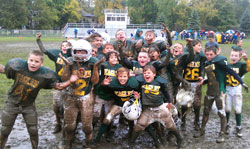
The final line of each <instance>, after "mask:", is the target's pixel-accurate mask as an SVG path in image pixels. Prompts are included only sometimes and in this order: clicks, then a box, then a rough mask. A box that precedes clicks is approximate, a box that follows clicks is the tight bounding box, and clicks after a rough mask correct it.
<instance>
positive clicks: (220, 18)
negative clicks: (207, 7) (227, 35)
mask: <svg viewBox="0 0 250 149" xmlns="http://www.w3.org/2000/svg"><path fill="white" fill-rule="evenodd" d="M215 2H216V3H215V5H214V8H215V9H217V10H218V12H217V15H216V16H214V17H213V18H212V19H208V20H207V21H206V22H207V25H209V26H214V27H216V28H217V29H218V30H219V31H226V30H228V29H231V28H232V26H234V25H235V24H236V19H235V13H234V11H233V4H232V3H230V2H229V1H225V0H216V1H215Z"/></svg>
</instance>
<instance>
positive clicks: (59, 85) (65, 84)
mask: <svg viewBox="0 0 250 149" xmlns="http://www.w3.org/2000/svg"><path fill="white" fill-rule="evenodd" d="M78 79H79V77H78V76H77V75H71V77H70V79H69V80H68V81H65V82H61V83H56V85H55V86H54V88H55V89H57V90H63V89H65V88H66V87H68V86H70V85H71V84H72V83H74V82H76V81H77V80H78Z"/></svg>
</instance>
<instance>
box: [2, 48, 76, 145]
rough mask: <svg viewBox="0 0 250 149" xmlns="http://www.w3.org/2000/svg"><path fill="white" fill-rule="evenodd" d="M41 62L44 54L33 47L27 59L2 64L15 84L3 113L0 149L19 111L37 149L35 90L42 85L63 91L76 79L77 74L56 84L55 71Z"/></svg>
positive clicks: (12, 60) (38, 89) (16, 59)
mask: <svg viewBox="0 0 250 149" xmlns="http://www.w3.org/2000/svg"><path fill="white" fill-rule="evenodd" d="M42 65H43V54H42V53H41V52H40V51H37V50H34V51H32V52H30V54H29V58H28V61H25V60H23V59H21V58H14V59H11V60H9V61H8V63H7V64H6V66H5V74H6V76H7V78H9V79H13V80H14V84H13V85H12V87H11V88H10V90H9V92H8V98H7V100H6V102H5V106H4V109H3V112H2V127H1V135H0V148H1V149H2V148H4V146H5V144H6V142H7V139H8V136H9V134H10V132H11V130H12V128H13V125H14V123H15V120H16V117H17V115H18V114H22V115H23V118H24V121H25V123H26V126H27V129H28V132H29V135H30V140H31V144H32V148H33V149H37V148H38V128H37V113H36V107H35V100H36V97H37V94H38V92H39V91H40V89H42V88H43V89H51V88H55V89H59V90H62V89H64V88H66V87H67V86H69V85H70V84H71V83H73V82H75V81H76V80H77V79H78V77H77V76H76V75H72V76H71V78H70V79H69V80H68V81H66V82H62V83H56V82H57V76H56V73H55V72H53V71H52V70H50V69H49V68H46V67H43V66H42Z"/></svg>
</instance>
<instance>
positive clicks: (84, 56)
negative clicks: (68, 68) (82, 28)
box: [72, 39, 92, 62]
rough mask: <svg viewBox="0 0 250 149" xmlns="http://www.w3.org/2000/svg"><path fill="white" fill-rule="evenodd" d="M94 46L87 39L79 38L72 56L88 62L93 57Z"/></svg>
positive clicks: (77, 60) (75, 59)
mask: <svg viewBox="0 0 250 149" xmlns="http://www.w3.org/2000/svg"><path fill="white" fill-rule="evenodd" d="M91 51H92V47H91V45H90V43H89V42H88V41H86V40H82V39H80V40H78V41H76V43H75V44H74V45H73V47H72V57H73V60H74V61H76V62H86V61H88V60H89V59H90V57H91V54H92V53H91Z"/></svg>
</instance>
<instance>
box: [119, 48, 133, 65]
mask: <svg viewBox="0 0 250 149" xmlns="http://www.w3.org/2000/svg"><path fill="white" fill-rule="evenodd" d="M118 49H119V54H120V58H121V64H122V65H123V66H126V67H127V68H130V69H131V67H132V63H131V62H130V61H129V60H128V59H127V57H126V56H125V54H124V52H123V48H122V46H121V45H118Z"/></svg>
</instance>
